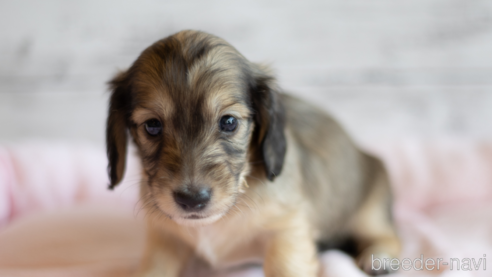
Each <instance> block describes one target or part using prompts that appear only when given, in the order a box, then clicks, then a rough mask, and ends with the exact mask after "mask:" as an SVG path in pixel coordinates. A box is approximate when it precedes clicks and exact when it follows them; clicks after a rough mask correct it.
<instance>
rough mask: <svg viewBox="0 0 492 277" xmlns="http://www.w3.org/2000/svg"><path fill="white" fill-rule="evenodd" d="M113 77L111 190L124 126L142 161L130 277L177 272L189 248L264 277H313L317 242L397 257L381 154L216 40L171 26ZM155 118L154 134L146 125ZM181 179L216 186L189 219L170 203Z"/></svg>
mask: <svg viewBox="0 0 492 277" xmlns="http://www.w3.org/2000/svg"><path fill="white" fill-rule="evenodd" d="M110 84H111V87H112V90H113V93H112V96H111V101H110V109H109V117H108V124H107V147H108V157H109V174H110V179H111V186H110V187H111V188H113V187H114V186H116V185H117V184H118V183H119V182H120V181H121V179H122V176H123V173H124V168H125V156H126V148H127V139H128V138H127V134H130V135H131V138H132V139H133V141H134V143H135V144H136V146H137V149H138V153H139V155H140V157H141V159H142V166H143V177H142V181H141V200H142V203H143V205H144V208H145V210H146V212H147V218H148V245H147V249H146V252H145V257H144V258H143V262H142V266H141V269H140V271H139V274H138V276H166V277H177V276H179V275H180V274H181V273H182V272H183V270H184V268H185V266H186V264H187V262H188V261H189V260H190V259H192V258H196V257H198V258H200V259H202V260H204V261H205V262H207V263H208V264H209V265H210V266H212V267H215V268H220V267H227V266H231V265H235V264H238V263H242V262H245V261H263V265H264V271H265V276H267V277H280V276H282V277H288V276H292V277H298V276H307V277H309V276H318V275H319V274H320V266H319V262H318V259H317V244H323V245H337V244H338V242H341V241H344V240H346V239H353V240H354V241H355V243H356V249H355V251H356V258H357V260H358V263H359V265H360V266H361V267H362V268H363V269H364V270H365V271H367V272H368V273H375V272H371V268H370V262H371V260H370V257H371V254H374V255H375V256H378V257H382V256H388V257H396V256H397V255H398V253H399V241H398V238H397V236H396V233H395V229H394V227H393V224H392V222H391V215H390V192H389V185H388V180H387V177H386V173H385V170H384V167H383V165H382V164H381V162H380V161H378V160H377V159H376V158H374V157H371V156H369V155H367V154H365V153H363V152H361V151H360V150H358V149H357V148H356V146H355V145H354V144H353V143H352V141H351V140H350V138H349V137H348V136H347V134H346V133H345V132H344V131H343V130H342V128H340V126H339V125H338V124H337V123H336V122H335V121H334V120H333V119H332V118H331V117H329V116H328V115H327V114H326V113H324V112H323V111H321V110H319V109H317V108H315V107H313V106H312V105H310V104H307V103H305V102H303V101H301V100H299V99H296V98H294V97H291V96H288V95H286V94H283V93H281V92H280V89H279V88H278V87H277V85H276V84H275V80H274V78H273V77H272V76H271V74H270V73H269V72H268V70H267V69H266V68H264V67H261V66H259V65H256V64H253V63H250V62H249V61H248V60H246V59H245V58H244V57H243V56H242V55H241V54H239V53H238V52H237V50H236V49H234V48H233V47H232V46H230V45H229V44H228V43H227V42H225V41H224V40H222V39H220V38H217V37H215V36H212V35H209V34H206V33H202V32H196V31H183V32H180V33H177V34H175V35H172V36H170V37H167V38H165V39H163V40H160V41H158V42H156V43H155V44H153V45H151V46H150V47H149V48H147V49H146V50H145V51H143V52H142V54H141V55H140V57H138V59H137V60H136V61H135V62H134V64H133V65H132V66H131V67H130V69H128V70H127V71H126V72H122V73H120V74H119V75H117V76H116V77H115V78H114V79H113V80H112V81H111V82H110ZM224 115H232V116H234V117H235V118H237V120H238V127H237V129H236V130H235V131H234V132H233V133H224V132H221V130H219V128H218V122H219V121H220V118H221V117H222V116H224ZM151 119H156V120H158V121H160V122H161V123H162V133H161V134H160V135H158V136H150V135H149V134H147V133H146V129H145V126H146V124H147V123H146V122H148V120H151ZM189 187H193V188H195V187H207V188H210V189H211V190H212V198H211V200H210V202H209V204H208V205H207V206H206V208H205V209H204V210H202V211H200V212H196V213H192V216H193V217H194V218H192V217H190V216H189V214H190V213H188V212H186V211H183V210H182V209H180V207H179V206H178V205H176V203H175V201H174V200H173V192H175V191H177V190H180V189H183V188H189Z"/></svg>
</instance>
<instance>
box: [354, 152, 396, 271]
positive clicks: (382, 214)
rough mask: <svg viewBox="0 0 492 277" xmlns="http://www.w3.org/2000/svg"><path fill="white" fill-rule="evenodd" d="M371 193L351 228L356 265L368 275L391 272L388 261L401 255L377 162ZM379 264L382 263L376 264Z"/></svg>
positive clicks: (386, 186) (385, 183)
mask: <svg viewBox="0 0 492 277" xmlns="http://www.w3.org/2000/svg"><path fill="white" fill-rule="evenodd" d="M374 161H375V162H376V166H375V168H374V169H375V170H376V172H375V173H376V175H375V178H374V183H373V184H372V187H371V191H370V192H369V195H368V196H367V198H366V200H365V202H364V203H363V204H362V206H361V207H360V209H359V210H358V212H357V213H356V214H355V216H354V218H353V221H352V224H351V226H350V229H351V230H350V233H352V234H353V236H354V239H355V240H356V243H357V248H358V249H357V250H358V253H359V254H358V255H357V257H356V259H357V263H358V265H359V266H360V268H361V269H362V270H364V271H365V272H366V273H368V274H370V275H380V274H385V273H389V272H391V271H393V269H392V268H391V267H390V266H389V261H390V260H391V259H393V258H397V257H398V255H399V253H400V240H399V239H398V236H397V234H396V230H395V226H394V225H393V222H392V218H391V195H390V188H389V182H388V178H387V175H386V171H385V170H384V167H383V166H382V164H381V162H379V160H376V159H374ZM379 261H381V263H380V262H379Z"/></svg>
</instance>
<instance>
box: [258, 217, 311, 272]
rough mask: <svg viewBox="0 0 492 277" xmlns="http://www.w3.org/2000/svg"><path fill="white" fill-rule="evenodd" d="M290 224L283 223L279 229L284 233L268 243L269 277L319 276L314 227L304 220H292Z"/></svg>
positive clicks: (277, 234) (266, 270) (267, 265)
mask: <svg viewBox="0 0 492 277" xmlns="http://www.w3.org/2000/svg"><path fill="white" fill-rule="evenodd" d="M288 221H289V222H286V221H285V220H283V222H282V223H281V225H283V227H281V228H276V229H277V230H279V229H281V230H279V231H277V232H276V233H275V234H273V236H272V238H271V240H270V241H269V243H268V246H267V249H266V256H265V263H264V271H265V277H299V276H304V277H316V276H318V274H319V261H318V257H317V253H316V246H315V243H314V240H313V238H312V236H311V233H310V229H309V226H310V225H309V224H308V223H307V222H306V221H305V220H302V218H297V219H296V218H292V217H289V219H288ZM285 223H287V224H285ZM284 224H285V225H284ZM277 227H278V225H277Z"/></svg>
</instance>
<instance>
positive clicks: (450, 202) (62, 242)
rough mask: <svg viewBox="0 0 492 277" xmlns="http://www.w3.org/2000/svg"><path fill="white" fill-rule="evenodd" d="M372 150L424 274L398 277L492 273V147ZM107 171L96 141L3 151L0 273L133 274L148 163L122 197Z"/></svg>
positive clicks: (339, 263)
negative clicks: (386, 173)
mask: <svg viewBox="0 0 492 277" xmlns="http://www.w3.org/2000/svg"><path fill="white" fill-rule="evenodd" d="M366 149H369V150H370V152H373V153H375V154H376V155H378V156H380V157H381V158H382V159H383V160H384V161H385V163H386V164H387V166H388V169H389V172H390V175H391V178H392V180H393V185H394V194H395V207H394V214H395V218H396V223H397V224H398V227H399V232H400V235H401V238H402V240H403V244H404V249H403V253H402V254H401V257H400V259H399V260H400V261H401V260H403V259H405V258H407V259H411V261H412V263H413V265H414V266H415V267H416V268H417V270H416V269H414V268H412V269H410V270H403V269H400V270H399V271H398V272H397V273H395V274H394V275H393V276H436V275H438V276H492V273H491V271H492V264H490V262H489V263H487V262H488V261H489V260H492V143H490V142H476V141H475V142H472V141H458V140H436V141H433V142H424V141H404V142H398V143H385V144H378V145H370V146H368V147H366ZM105 169H106V157H105V154H104V150H103V149H98V148H94V147H91V146H87V145H73V144H72V145H70V144H60V143H57V144H47V143H22V144H18V145H12V146H8V147H3V148H2V147H0V276H32V277H37V276H50V277H57V276H73V277H76V276H92V277H99V276H101V277H102V276H118V277H124V276H131V275H132V273H133V272H134V271H135V269H136V267H137V266H138V262H139V258H140V256H141V254H142V249H143V245H144V234H145V232H144V230H143V224H142V220H141V217H142V213H141V212H140V209H139V206H138V203H137V200H138V196H137V195H138V179H139V177H138V176H139V175H138V172H139V166H138V163H137V160H136V159H135V158H134V157H130V159H129V164H128V170H127V171H128V172H127V174H126V177H125V181H124V183H123V184H122V185H120V186H119V187H117V188H116V189H115V191H108V190H107V189H106V187H107V183H108V181H107V177H106V170H105ZM421 255H423V257H424V258H423V260H424V261H425V260H426V259H433V260H434V262H436V261H437V259H439V258H440V259H442V260H441V265H440V270H437V268H436V266H434V268H433V270H427V269H426V268H425V267H424V268H423V270H419V268H420V264H419V263H418V260H415V259H420V258H421ZM452 258H453V259H455V260H450V259H452ZM321 259H322V261H323V268H324V276H333V277H335V276H341V277H347V276H365V274H363V273H362V272H361V271H359V270H358V269H357V268H356V266H355V264H354V263H353V261H352V260H351V259H350V258H349V257H348V256H347V255H345V254H343V253H341V252H338V251H328V252H325V253H323V254H322V255H321ZM450 261H453V262H451V264H450V265H447V266H446V265H444V264H443V263H445V262H448V263H449V262H450ZM479 261H480V265H479V266H478V267H477V263H478V262H479ZM457 262H460V265H459V270H458V264H457ZM429 264H430V263H429ZM429 264H428V265H429ZM484 264H485V269H484ZM451 265H452V266H451ZM376 266H377V264H376ZM428 267H429V268H432V267H431V266H430V265H429V266H428ZM400 268H401V266H400ZM407 268H408V267H407ZM187 275H188V276H193V277H197V276H198V277H200V276H220V277H225V276H228V277H233V276H234V277H240V276H241V277H259V276H263V273H262V271H261V268H246V269H241V270H230V271H228V272H211V271H210V270H208V269H206V268H204V267H203V266H200V265H196V266H193V267H191V269H190V271H189V272H188V273H187Z"/></svg>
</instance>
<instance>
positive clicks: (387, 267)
mask: <svg viewBox="0 0 492 277" xmlns="http://www.w3.org/2000/svg"><path fill="white" fill-rule="evenodd" d="M394 258H396V257H393V256H392V255H390V254H388V253H385V252H382V251H378V250H377V249H374V248H372V247H370V248H368V249H366V250H365V251H363V252H362V253H361V254H360V255H359V256H358V257H357V259H356V261H357V264H358V266H359V267H360V268H361V269H362V270H363V271H364V272H365V273H367V274H368V275H370V276H378V275H385V274H389V273H392V272H395V271H396V270H398V268H397V267H395V266H394V264H393V267H392V265H391V260H392V259H394Z"/></svg>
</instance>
